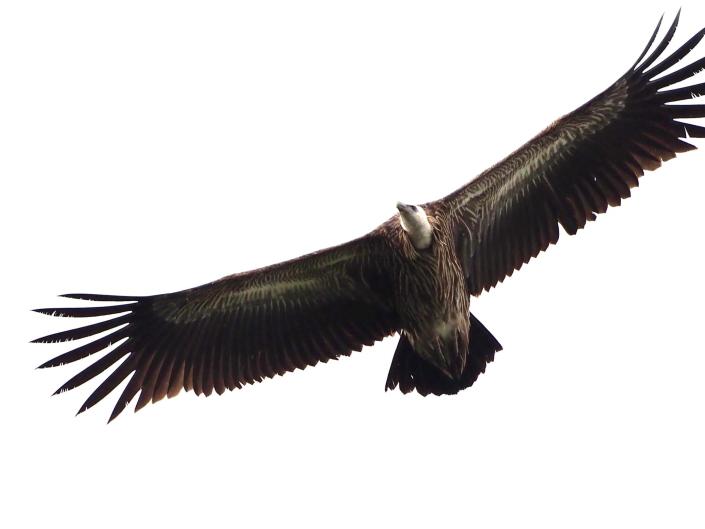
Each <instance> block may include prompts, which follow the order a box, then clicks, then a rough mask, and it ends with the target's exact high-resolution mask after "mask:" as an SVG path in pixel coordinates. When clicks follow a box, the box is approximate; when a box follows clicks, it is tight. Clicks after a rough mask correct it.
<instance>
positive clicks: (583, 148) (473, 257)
mask: <svg viewBox="0 0 705 529" xmlns="http://www.w3.org/2000/svg"><path fill="white" fill-rule="evenodd" d="M677 23H678V17H676V19H675V21H674V23H673V25H672V26H671V27H670V29H669V30H668V32H667V33H666V36H665V38H664V39H663V40H662V41H661V42H660V43H659V45H658V46H656V48H655V49H654V51H653V52H652V53H651V54H650V55H649V56H648V57H646V52H647V51H648V49H649V48H650V47H651V44H652V43H653V41H654V38H655V36H656V32H654V34H653V36H652V37H651V40H650V41H649V44H648V45H647V47H646V49H645V50H644V52H643V53H642V55H641V56H640V57H639V59H638V60H637V61H636V63H635V64H634V66H633V67H632V68H630V69H629V71H628V72H627V73H626V74H625V75H623V76H622V77H621V78H620V79H619V80H617V81H616V82H615V83H614V84H613V85H612V86H610V87H609V88H608V89H607V90H605V91H604V92H602V93H601V94H599V95H598V96H596V97H595V98H593V99H592V100H591V101H589V102H588V103H586V104H584V105H583V106H581V107H580V108H578V109H577V110H575V111H573V112H571V113H570V114H568V115H566V116H564V117H563V118H561V119H559V120H558V121H556V122H555V123H554V124H553V125H551V126H550V127H549V128H548V129H546V130H545V131H544V132H542V133H541V134H539V135H538V136H537V137H535V138H534V139H533V140H531V141H530V142H528V143H527V144H526V145H524V146H523V147H521V148H519V149H518V150H517V151H516V152H514V153H513V154H512V155H510V156H508V157H507V158H506V159H504V160H502V161H501V162H500V163H498V164H497V165H495V166H494V167H492V168H490V169H488V170H487V171H485V172H484V173H482V174H481V175H480V176H478V177H477V178H476V179H474V180H473V181H471V182H470V183H469V184H467V185H466V186H464V187H462V188H461V189H459V190H457V191H456V192H454V193H452V194H451V195H449V196H448V197H446V198H444V199H441V201H440V202H441V203H442V206H443V207H444V208H445V209H446V211H447V212H448V214H449V216H450V217H451V218H452V220H453V222H454V225H455V233H456V248H457V251H458V254H459V255H460V256H461V260H462V264H463V268H464V271H465V276H466V278H467V281H468V290H469V292H470V293H472V294H474V295H478V294H480V293H481V292H482V291H483V290H489V289H490V288H492V287H493V286H495V285H496V284H497V282H499V281H502V280H503V279H504V278H505V277H506V276H509V275H512V273H513V272H514V270H518V269H519V268H521V266H522V265H523V264H524V263H526V262H528V261H529V260H530V259H531V258H532V257H536V256H537V255H538V254H539V253H540V252H541V251H543V250H545V249H546V248H548V246H549V245H550V244H554V243H556V242H557V241H558V233H559V232H558V225H559V224H560V225H562V226H563V228H564V229H565V230H566V232H568V233H569V234H571V235H572V234H574V233H575V232H577V231H578V230H579V229H580V228H583V227H584V226H585V224H586V223H587V222H588V221H590V220H594V219H595V218H596V213H604V212H605V211H606V210H607V207H608V206H617V205H619V204H620V201H621V200H622V199H625V198H627V197H628V196H629V195H630V188H632V187H634V186H636V185H638V178H639V177H640V176H641V175H643V174H644V170H645V169H648V170H653V169H656V168H657V167H659V166H660V165H661V163H662V162H663V161H665V160H670V159H671V158H673V157H674V156H675V155H676V154H677V153H682V152H685V151H689V150H692V149H695V146H694V145H692V144H690V143H688V142H687V141H683V138H684V139H688V138H690V137H694V138H703V137H705V128H703V127H701V126H698V125H694V124H691V123H686V122H683V121H681V119H683V118H702V117H705V105H702V104H699V105H683V104H672V103H674V102H679V101H683V100H688V99H691V98H693V97H697V96H701V95H704V94H705V83H700V84H693V85H691V86H685V87H682V88H672V87H671V85H673V84H675V83H678V82H680V81H684V80H686V79H688V78H689V77H691V76H693V75H695V74H697V73H698V72H701V71H702V70H703V68H705V58H701V59H699V60H696V61H694V62H692V63H691V64H689V65H687V66H685V67H683V68H681V69H679V70H676V71H674V72H672V73H668V74H666V75H661V74H663V73H664V72H666V71H667V70H668V69H669V68H671V67H672V66H674V65H675V64H676V63H678V62H679V61H680V60H681V59H683V58H684V57H685V56H686V55H688V53H689V52H690V51H691V50H692V49H693V48H694V47H695V46H696V45H697V44H698V43H699V42H700V40H701V39H702V38H703V36H705V30H701V31H699V32H698V33H696V34H695V36H693V37H692V38H691V39H689V40H688V41H687V42H686V43H685V44H684V45H683V46H681V47H680V48H678V49H677V50H676V51H674V52H673V53H672V54H671V55H670V56H668V57H666V58H664V59H663V60H661V62H658V63H656V61H657V60H658V59H659V58H660V56H661V54H662V53H663V52H664V51H665V49H666V47H667V45H668V44H669V42H670V40H671V38H672V37H673V34H674V33H675V30H676V25H677ZM659 25H660V23H659ZM656 31H658V27H657V28H656ZM644 57H646V58H644ZM642 59H643V61H642ZM655 63H656V64H655Z"/></svg>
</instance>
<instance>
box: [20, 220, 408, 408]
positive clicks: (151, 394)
mask: <svg viewBox="0 0 705 529" xmlns="http://www.w3.org/2000/svg"><path fill="white" fill-rule="evenodd" d="M394 268H395V253H394V251H393V250H392V249H391V247H390V246H389V245H388V243H387V241H386V239H385V238H384V236H383V235H381V234H379V232H372V233H371V234H369V235H367V236H365V237H362V238H360V239H356V240H354V241H351V242H349V243H347V244H343V245H341V246H336V247H333V248H329V249H327V250H322V251H320V252H315V253H313V254H309V255H306V256H304V257H300V258H298V259H293V260H291V261H286V262H283V263H280V264H277V265H273V266H269V267H266V268H261V269H258V270H254V271H251V272H245V273H242V274H235V275H233V276H228V277H225V278H223V279H220V280H218V281H214V282H212V283H209V284H206V285H203V286H200V287H196V288H192V289H189V290H184V291H181V292H173V293H170V294H162V295H157V296H148V297H129V296H106V295H94V294H68V295H66V296H65V297H69V298H77V299H86V300H92V301H104V302H126V303H122V304H119V305H110V306H101V307H77V308H48V309H37V312H41V313H43V314H50V315H54V316H65V317H79V318H82V317H92V316H105V315H117V316H115V317H113V318H111V319H108V320H107V321H103V322H100V323H95V324H93V325H88V326H85V327H80V328H77V329H72V330H69V331H64V332H59V333H56V334H51V335H48V336H44V337H42V338H38V339H36V340H34V341H35V342H57V341H68V340H76V339H81V338H87V337H89V336H94V335H96V334H98V333H101V332H104V331H109V330H110V331H111V332H110V333H108V334H106V335H104V336H101V337H99V338H97V339H94V340H93V341H91V342H89V343H87V344H85V345H82V346H80V347H78V348H76V349H73V350H71V351H69V352H67V353H64V354H62V355H60V356H57V357H56V358H53V359H51V360H49V361H48V362H46V363H44V364H42V365H41V366H40V367H53V366H58V365H62V364H65V363H68V362H73V361H76V360H79V359H81V358H84V357H86V356H89V355H92V354H94V353H97V352H99V351H102V350H104V349H106V348H108V347H109V346H110V345H112V344H115V343H117V342H120V341H121V343H120V344H119V345H117V347H115V348H114V349H112V350H111V351H110V352H108V353H107V354H105V356H103V357H102V358H100V359H98V360H97V361H95V362H94V363H93V364H91V365H90V366H88V367H87V368H86V369H84V370H83V371H81V372H80V373H78V374H77V375H76V376H74V377H73V378H72V379H71V380H69V381H68V382H66V383H65V384H64V385H63V386H61V387H60V388H59V389H58V390H57V393H60V392H63V391H68V390H70V389H73V388H75V387H77V386H79V385H81V384H83V383H84V382H87V381H88V380H91V379H92V378H94V377H96V376H97V375H99V374H100V373H103V372H104V371H106V370H107V369H110V368H112V367H113V366H114V364H116V363H117V362H118V361H119V360H121V359H124V360H123V361H122V363H120V364H119V365H118V367H117V368H115V369H114V370H113V371H112V372H111V373H110V375H109V376H108V377H107V378H106V379H105V380H104V381H103V382H102V383H101V384H100V385H99V386H98V388H97V389H96V390H95V391H94V392H93V393H92V394H91V395H90V396H89V397H88V399H87V400H86V401H85V403H84V404H83V405H82V406H81V408H80V410H79V413H80V412H83V411H85V410H87V409H88V408H90V407H92V406H93V405H95V404H96V403H98V402H99V401H100V400H102V399H103V398H104V397H105V396H106V395H108V393H110V392H111V391H113V390H114V389H115V388H116V387H117V386H118V385H119V384H120V383H121V382H122V381H123V380H125V378H127V377H128V376H130V375H131V378H130V381H129V382H128V384H127V386H126V387H125V389H124V391H123V393H122V395H121V396H120V398H119V399H118V401H117V404H116V405H115V408H114V409H113V412H112V414H111V416H110V420H112V419H114V418H115V417H117V415H119V414H120V412H122V410H124V409H125V407H126V406H127V404H128V403H129V402H130V400H131V399H132V398H133V397H135V395H137V393H138V392H139V393H140V396H139V399H138V401H137V405H136V408H135V410H139V409H140V408H142V407H143V406H144V405H146V404H147V403H148V402H150V401H151V402H156V401H158V400H160V399H162V398H164V396H169V397H173V396H175V395H177V394H178V393H179V391H180V390H181V389H182V388H184V389H186V390H187V391H189V390H191V389H193V390H194V391H195V392H196V394H201V393H205V394H206V395H210V394H211V393H212V392H213V390H215V391H216V392H217V393H218V394H222V393H223V392H224V391H225V390H226V389H230V390H232V389H234V388H239V387H240V386H241V385H242V384H252V383H254V382H259V381H261V380H262V379H263V378H265V377H273V376H274V375H275V374H279V375H282V374H284V373H285V372H287V371H293V370H294V369H296V368H299V369H303V368H304V367H306V366H310V365H314V364H316V363H318V362H319V361H323V362H326V361H328V360H329V359H331V358H338V357H339V356H340V355H349V354H350V353H351V351H353V350H356V351H359V350H361V348H362V346H363V345H372V344H373V343H374V342H375V341H376V340H380V339H382V338H384V337H385V336H388V335H390V334H393V333H394V332H395V331H397V329H398V317H397V312H396V310H395V306H394V295H393V292H392V281H391V277H392V274H393V273H394ZM118 314H120V315H118Z"/></svg>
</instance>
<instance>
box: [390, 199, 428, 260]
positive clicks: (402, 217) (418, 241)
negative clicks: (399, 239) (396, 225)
mask: <svg viewBox="0 0 705 529" xmlns="http://www.w3.org/2000/svg"><path fill="white" fill-rule="evenodd" d="M397 209H398V210H399V221H400V222H401V227H402V228H403V229H404V231H405V232H406V233H408V234H409V239H411V244H413V245H414V248H416V249H417V250H424V249H426V248H428V247H429V246H431V235H432V234H433V228H432V227H431V223H430V222H429V221H428V216H427V215H426V212H425V211H424V210H423V208H422V207H421V206H411V205H409V204H402V203H401V202H397Z"/></svg>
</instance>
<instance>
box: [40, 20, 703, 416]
mask: <svg viewBox="0 0 705 529" xmlns="http://www.w3.org/2000/svg"><path fill="white" fill-rule="evenodd" d="M677 22H678V17H676V20H675V22H674V23H673V25H672V26H671V27H670V28H669V30H668V31H667V33H666V36H665V38H664V39H663V40H662V41H661V42H660V43H659V44H658V45H656V47H655V49H654V50H653V51H652V52H651V53H650V54H648V55H647V52H648V51H649V50H650V48H651V46H652V44H653V42H654V39H655V37H656V34H657V32H658V30H659V28H660V23H659V26H658V27H657V28H656V32H654V34H653V36H652V38H651V40H650V41H649V44H648V45H647V47H646V49H645V50H644V52H643V53H642V54H641V56H640V57H639V59H638V60H637V61H636V63H635V64H634V66H633V67H632V68H630V69H629V70H628V71H627V72H626V73H625V74H624V75H623V76H622V77H620V78H619V79H618V80H617V81H616V82H615V83H614V84H613V85H612V86H610V87H609V88H608V89H607V90H605V91H604V92H602V93H601V94H599V95H598V96H596V97H595V98H593V99H592V100H590V101H589V102H588V103H586V104H584V105H582V106H581V107H579V108H578V109H576V110H575V111H573V112H571V113H570V114H567V115H566V116H564V117H563V118H561V119H560V120H558V121H556V122H554V123H553V124H552V125H551V126H550V127H549V128H548V129H546V130H545V131H543V132H542V133H541V134H539V135H538V136H536V137H535V138H534V139H532V140H531V141H529V142H528V143H527V144H525V145H524V146H522V147H521V148H519V149H518V150H516V151H515V152H514V153H512V154H511V155H510V156H508V157H507V158H505V159H504V160H502V161H501V162H499V163H498V164H496V165H495V166H493V167H491V168H490V169H488V170H487V171H485V172H483V173H482V174H481V175H479V176H478V177H477V178H475V179H474V180H472V181H471V182H469V183H468V184H467V185H465V186H463V187H461V188H460V189H458V190H456V191H454V192H453V193H451V194H449V195H448V196H446V197H444V198H442V199H440V200H437V201H434V202H430V203H427V204H423V205H421V206H413V205H405V204H398V205H397V208H398V210H399V214H397V215H395V216H393V217H392V218H390V219H389V220H387V221H386V222H384V223H383V224H381V225H380V226H379V227H378V228H376V229H375V230H373V231H371V232H370V233H368V234H367V235H365V236H363V237H360V238H359V239H355V240H353V241H350V242H348V243H345V244H342V245H340V246H336V247H333V248H328V249H326V250H321V251H319V252H314V253H312V254H309V255H306V256H303V257H300V258H298V259H293V260H291V261H286V262H283V263H279V264H275V265H272V266H269V267H265V268H261V269H258V270H253V271H250V272H245V273H240V274H235V275H232V276H228V277H225V278H222V279H220V280H218V281H214V282H212V283H209V284H206V285H202V286H199V287H196V288H192V289H188V290H184V291H180V292H172V293H168V294H161V295H156V296H108V295H93V294H69V295H68V297H73V298H79V299H88V300H94V301H104V302H111V303H118V304H111V305H106V306H99V307H76V308H57V309H53V308H52V309H38V311H39V312H42V313H47V314H52V315H58V316H68V317H93V316H113V317H112V318H110V319H108V320H105V321H101V322H99V323H96V324H92V325H88V326H85V327H79V328H77V329H72V330H69V331H64V332H60V333H56V334H52V335H49V336H45V337H43V338H40V339H38V340H36V341H49V342H51V341H64V340H74V339H82V338H87V337H93V341H90V342H88V343H86V344H84V345H81V346H79V347H77V348H75V349H73V350H71V351H69V352H67V353H64V354H62V355H60V356H58V357H56V358H53V359H51V360H49V361H48V362H46V363H45V364H43V366H42V367H51V366H57V365H61V364H64V363H68V362H73V361H76V360H79V359H81V358H85V357H87V356H90V355H93V354H95V353H97V352H99V351H103V350H105V349H107V348H109V347H113V348H112V349H110V350H109V351H108V352H107V353H106V354H105V355H104V356H103V357H101V358H100V359H98V360H97V361H95V362H94V363H92V364H91V365H89V366H88V367H87V368H85V369H84V370H83V371H81V372H80V373H78V374H77V375H76V376H74V377H73V378H71V379H70V380H69V381H68V382H66V383H65V384H64V385H63V386H62V387H61V388H59V390H58V391H57V392H62V391H66V390H70V389H73V388H75V387H77V386H79V385H81V384H83V383H84V382H86V381H88V380H91V379H92V378H94V377H96V376H98V375H99V374H101V373H103V372H105V371H106V370H109V369H112V371H111V373H110V374H109V375H108V376H107V378H105V380H104V381H103V382H102V383H101V384H100V385H99V386H98V387H97V388H96V389H95V391H94V392H93V393H92V394H91V395H90V396H89V397H88V399H87V400H86V402H85V403H84V404H83V406H82V407H81V410H80V411H84V410H86V409H88V408H90V407H92V406H93V405H95V404H96V403H97V402H99V401H100V400H102V399H103V398H104V397H105V396H106V395H108V394H109V393H110V392H111V391H113V390H114V389H115V388H117V386H118V385H119V384H120V383H122V382H123V381H124V380H125V379H126V378H128V377H129V382H128V383H127V385H126V386H125V388H124V389H123V392H122V394H121V396H120V397H119V399H118V401H117V404H116V405H115V408H114V410H113V413H112V415H111V419H112V418H114V417H115V416H117V415H118V414H119V413H120V412H121V411H122V410H123V409H124V408H125V407H126V405H127V404H128V403H129V402H130V400H132V399H133V398H134V397H135V396H136V395H137V394H139V398H138V401H137V405H136V409H140V408H141V407H143V406H144V405H146V404H147V403H148V402H156V401H158V400H160V399H162V398H163V397H165V396H169V397H172V396H174V395H176V394H178V393H179V392H180V391H181V390H182V389H186V390H187V391H188V390H191V389H193V390H194V391H195V392H196V393H197V394H201V393H204V394H206V395H209V394H211V393H212V392H213V391H215V392H217V393H223V392H224V391H225V390H226V389H235V388H238V387H240V386H241V385H243V384H251V383H254V382H257V381H261V380H262V379H263V378H267V377H273V376H274V375H276V374H280V375H281V374H284V373H286V372H288V371H293V370H295V369H302V368H305V367H306V366H310V365H314V364H316V363H318V362H319V361H327V360H329V359H334V358H338V357H340V356H341V355H347V354H350V352H351V351H353V350H360V349H361V348H362V347H363V346H364V345H372V344H373V343H374V342H375V341H376V340H381V339H383V338H385V337H387V336H389V335H392V334H394V333H399V335H400V338H399V342H398V345H397V349H396V352H395V354H394V358H393V360H392V364H391V366H390V370H389V375H388V378H387V385H386V387H387V388H388V389H394V388H396V387H399V389H401V391H402V392H404V393H407V392H409V391H412V390H415V391H417V392H419V393H421V394H422V395H426V394H429V393H434V394H439V395H440V394H452V393H457V392H458V391H460V390H462V389H464V388H466V387H468V386H470V385H472V383H473V382H474V381H475V380H476V378H477V377H478V376H479V374H480V373H481V372H483V371H484V370H485V366H486V364H487V363H488V362H490V361H492V360H493V358H494V354H495V353H496V352H497V351H499V350H501V345H500V344H499V342H498V341H497V340H496V339H495V338H494V336H493V335H492V334H491V333H490V332H489V331H488V330H487V329H486V328H485V327H484V325H482V323H480V322H479V321H478V320H477V318H476V317H475V316H474V315H473V314H472V313H471V312H470V299H471V297H472V296H477V295H480V294H481V293H482V292H483V291H485V290H490V289H491V288H492V287H493V286H495V285H496V284H497V283H498V282H500V281H502V280H503V279H504V278H505V277H507V276H510V275H511V274H512V273H513V272H514V271H515V270H518V269H519V268H521V266H522V265H523V264H524V263H527V262H528V261H529V260H530V259H531V258H532V257H536V256H537V255H538V254H539V253H540V252H541V251H543V250H546V249H547V248H548V246H549V245H551V244H554V243H556V242H557V241H558V236H559V226H562V227H563V229H564V230H565V231H566V232H567V233H569V234H574V233H576V232H577V231H578V230H579V229H581V228H583V227H584V226H585V225H586V224H587V222H588V221H591V220H594V219H595V218H596V214H598V213H603V212H605V211H606V210H607V209H608V206H617V205H619V204H620V202H621V200H622V199H625V198H627V197H629V196H630V189H631V188H632V187H634V186H636V185H638V178H639V177H640V176H641V175H643V173H644V170H645V169H647V170H653V169H656V168H658V167H659V166H660V165H661V163H662V162H663V161H666V160H669V159H671V158H673V157H674V156H675V155H676V154H677V153H682V152H685V151H689V150H692V149H694V148H695V146H694V145H691V144H690V143H688V142H686V141H684V139H689V138H703V137H705V128H704V127H701V126H698V125H695V124H692V123H689V122H684V121H682V119H687V118H701V117H705V105H683V104H673V103H677V102H680V101H683V100H687V99H690V98H691V97H697V96H700V95H703V94H705V83H700V84H693V85H690V86H686V87H683V88H673V87H672V85H674V84H676V83H679V82H681V81H684V80H686V79H688V78H690V77H691V76H693V75H696V74H697V73H699V72H700V71H702V70H703V68H705V58H701V59H698V60H696V61H694V62H692V63H690V64H688V65H686V66H684V67H680V68H679V69H676V70H674V71H672V72H670V73H669V72H668V70H669V69H670V68H671V67H674V66H675V65H676V64H677V63H678V62H679V61H680V60H681V59H683V58H684V57H685V56H687V55H688V53H689V52H690V51H692V49H693V48H694V47H695V46H696V45H697V44H698V42H700V40H701V39H702V38H703V36H705V30H702V31H700V32H698V33H697V34H696V35H695V36H694V37H692V38H691V39H690V40H688V41H687V42H686V43H685V44H684V45H682V46H681V47H679V48H678V49H677V50H675V51H674V52H673V53H671V54H670V55H669V56H667V57H665V58H663V57H662V55H663V53H664V51H665V49H666V47H667V46H668V44H669V42H670V41H671V39H672V37H673V34H674V32H675V29H676V25H677ZM657 60H660V62H656V61H657ZM103 332H106V333H107V334H103V335H101V336H99V337H97V338H96V335H99V334H100V333H103ZM118 362H120V363H119V364H118ZM116 364H118V365H117V367H114V366H115V365H116Z"/></svg>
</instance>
